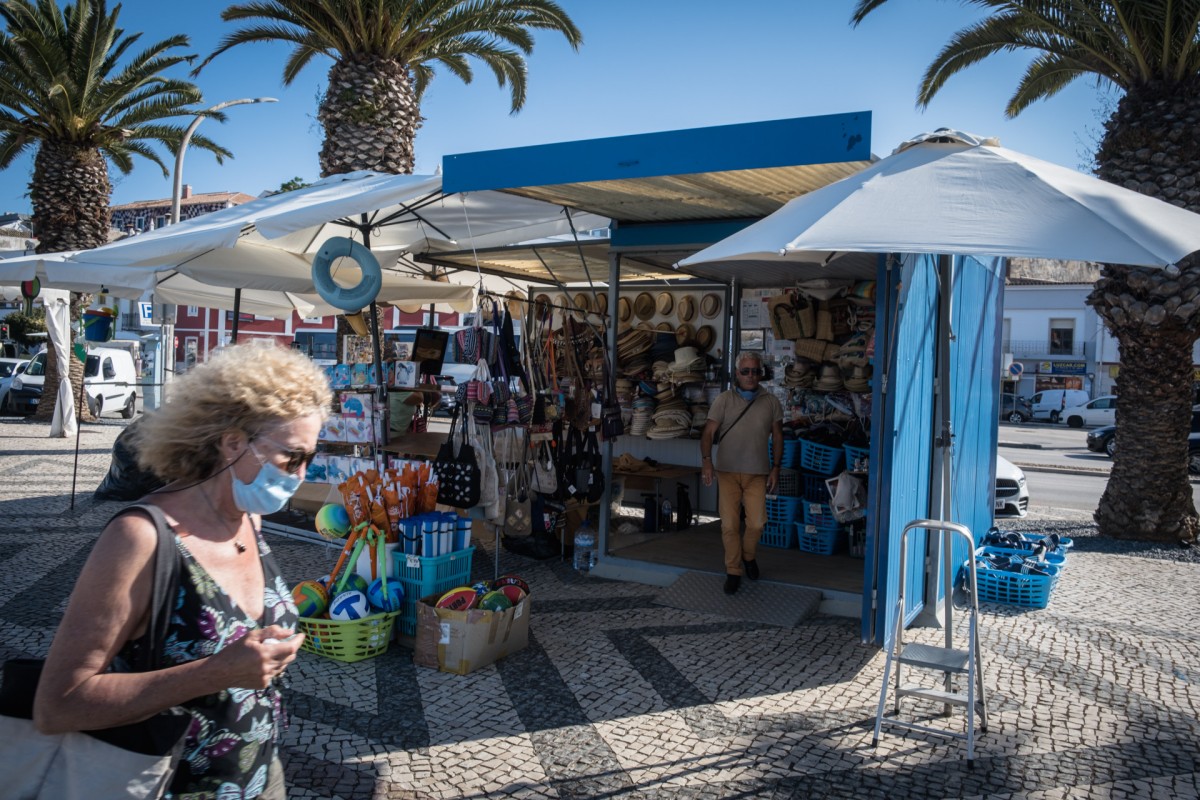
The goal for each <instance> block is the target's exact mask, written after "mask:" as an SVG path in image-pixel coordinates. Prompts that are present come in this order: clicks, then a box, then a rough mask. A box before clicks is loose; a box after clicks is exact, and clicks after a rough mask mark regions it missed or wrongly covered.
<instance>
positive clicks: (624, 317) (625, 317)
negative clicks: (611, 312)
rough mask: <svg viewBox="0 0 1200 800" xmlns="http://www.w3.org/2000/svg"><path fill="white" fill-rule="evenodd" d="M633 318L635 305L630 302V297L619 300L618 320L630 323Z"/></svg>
mask: <svg viewBox="0 0 1200 800" xmlns="http://www.w3.org/2000/svg"><path fill="white" fill-rule="evenodd" d="M632 316H633V304H632V303H630V302H629V298H628V297H622V298H620V299H619V300H617V320H618V321H619V322H629V319H630V317H632Z"/></svg>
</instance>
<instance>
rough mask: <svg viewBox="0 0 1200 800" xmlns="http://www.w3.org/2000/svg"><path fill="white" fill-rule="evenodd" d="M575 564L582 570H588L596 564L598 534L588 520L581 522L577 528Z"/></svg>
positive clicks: (576, 567)
mask: <svg viewBox="0 0 1200 800" xmlns="http://www.w3.org/2000/svg"><path fill="white" fill-rule="evenodd" d="M573 565H574V567H575V569H577V570H579V571H580V572H588V571H589V570H591V568H592V567H594V566H596V535H595V534H594V533H593V532H592V526H591V525H590V524H589V523H588V521H587V520H584V521H583V522H581V523H579V527H578V528H576V529H575V558H574V561H573Z"/></svg>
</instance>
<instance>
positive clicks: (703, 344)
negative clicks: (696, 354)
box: [696, 325, 717, 353]
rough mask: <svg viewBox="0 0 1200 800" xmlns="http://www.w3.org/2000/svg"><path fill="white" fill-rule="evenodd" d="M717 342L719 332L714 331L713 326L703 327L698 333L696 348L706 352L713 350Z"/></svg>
mask: <svg viewBox="0 0 1200 800" xmlns="http://www.w3.org/2000/svg"><path fill="white" fill-rule="evenodd" d="M716 341H717V332H716V331H714V330H713V327H712V325H701V326H700V330H698V331H696V346H697V347H699V348H700V349H701V350H703V351H704V352H706V353H707V352H708V351H709V350H711V349H712V346H713V344H714V343H715V342H716Z"/></svg>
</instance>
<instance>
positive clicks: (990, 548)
mask: <svg viewBox="0 0 1200 800" xmlns="http://www.w3.org/2000/svg"><path fill="white" fill-rule="evenodd" d="M980 551H984V552H987V553H994V554H995V555H1001V556H1021V557H1022V558H1025V557H1029V558H1032V556H1033V550H1032V549H1029V550H1017V549H1015V548H1012V547H997V546H996V545H994V544H985V545H984V546H983V547H981V548H979V550H977V551H976V552H977V553H978V552H980ZM1044 560H1045V563H1047V564H1050V565H1052V566H1055V567H1064V566H1066V564H1067V554H1066V553H1062V552H1059V551H1057V550H1051V551H1048V552H1047V553H1046V555H1045V559H1044Z"/></svg>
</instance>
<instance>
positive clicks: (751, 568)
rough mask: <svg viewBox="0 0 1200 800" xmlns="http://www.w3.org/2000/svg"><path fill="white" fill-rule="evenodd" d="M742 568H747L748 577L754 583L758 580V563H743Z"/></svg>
mask: <svg viewBox="0 0 1200 800" xmlns="http://www.w3.org/2000/svg"><path fill="white" fill-rule="evenodd" d="M742 566H744V567H745V568H746V577H747V578H749V579H750V580H752V581H756V580H758V562H757V561H743V562H742Z"/></svg>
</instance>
